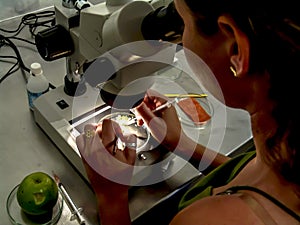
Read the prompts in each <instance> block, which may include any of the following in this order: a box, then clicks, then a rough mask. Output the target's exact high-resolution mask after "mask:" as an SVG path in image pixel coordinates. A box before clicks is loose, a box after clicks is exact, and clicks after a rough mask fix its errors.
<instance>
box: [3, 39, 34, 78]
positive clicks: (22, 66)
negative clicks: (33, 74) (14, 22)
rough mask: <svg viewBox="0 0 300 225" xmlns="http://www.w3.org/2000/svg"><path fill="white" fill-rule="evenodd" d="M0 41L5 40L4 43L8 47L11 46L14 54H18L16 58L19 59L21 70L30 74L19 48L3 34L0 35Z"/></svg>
mask: <svg viewBox="0 0 300 225" xmlns="http://www.w3.org/2000/svg"><path fill="white" fill-rule="evenodd" d="M0 40H4V41H6V42H7V45H8V46H10V47H11V48H12V49H13V50H14V52H15V54H16V56H17V58H18V62H19V64H20V68H21V69H23V70H25V71H27V72H28V73H29V72H30V69H29V68H27V67H26V66H25V64H24V62H23V59H22V57H21V55H20V52H19V50H18V48H17V47H16V45H15V44H14V43H13V42H12V41H11V40H10V39H9V38H7V37H5V36H3V35H1V34H0Z"/></svg>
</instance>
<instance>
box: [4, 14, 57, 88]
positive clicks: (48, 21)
mask: <svg viewBox="0 0 300 225" xmlns="http://www.w3.org/2000/svg"><path fill="white" fill-rule="evenodd" d="M54 24H55V12H54V11H51V10H50V11H49V10H48V11H42V12H38V13H29V14H26V15H24V16H23V17H22V19H21V22H20V23H19V25H18V27H17V28H16V29H14V30H7V29H3V28H0V31H2V32H5V33H10V34H13V35H11V36H4V35H2V34H0V48H1V47H3V46H8V47H10V48H12V50H13V51H14V53H15V54H16V56H0V59H1V58H2V59H5V58H10V59H16V60H17V61H16V62H15V63H14V65H13V66H12V67H11V68H10V69H9V70H8V71H7V72H6V74H5V75H4V76H3V77H1V78H0V84H1V83H2V82H3V81H4V80H5V79H6V78H7V77H9V76H10V75H11V74H13V73H14V72H16V71H17V70H18V69H22V70H24V71H26V72H28V73H30V69H29V68H28V67H26V65H25V64H24V62H23V59H22V57H21V54H20V52H19V50H18V48H17V47H16V45H15V44H14V43H13V42H12V41H11V40H12V39H15V40H19V41H23V42H26V43H29V44H32V45H36V44H35V42H31V41H29V40H26V39H23V38H20V37H17V35H19V34H20V32H21V31H22V30H23V29H24V28H25V27H26V26H28V27H29V31H30V33H31V35H32V37H35V35H36V34H35V32H36V30H37V28H38V27H50V26H53V25H54ZM2 61H3V60H2ZM26 82H27V80H26ZM49 87H50V88H51V89H55V86H54V85H53V84H51V83H50V84H49Z"/></svg>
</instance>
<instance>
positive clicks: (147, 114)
mask: <svg viewBox="0 0 300 225" xmlns="http://www.w3.org/2000/svg"><path fill="white" fill-rule="evenodd" d="M167 100H168V98H166V97H165V96H163V95H162V94H160V93H158V92H156V91H154V90H148V91H147V93H146V95H145V97H144V100H143V102H142V103H141V104H140V105H139V106H137V107H136V108H135V110H134V111H135V114H136V115H137V118H139V119H138V123H139V125H141V124H143V123H146V125H147V126H148V128H149V130H150V131H151V134H152V136H153V137H154V138H155V139H156V140H157V141H158V142H159V143H161V144H162V145H163V146H164V147H166V148H167V149H168V150H170V151H173V150H175V149H176V147H177V145H178V143H179V141H180V139H181V138H183V137H185V134H184V132H183V131H182V128H181V124H180V122H179V119H178V115H177V113H176V110H175V108H174V106H171V107H169V108H167V109H163V110H160V111H158V112H155V114H154V113H153V112H152V110H154V109H156V108H157V107H158V106H160V105H162V104H164V103H165V102H166V101H167Z"/></svg>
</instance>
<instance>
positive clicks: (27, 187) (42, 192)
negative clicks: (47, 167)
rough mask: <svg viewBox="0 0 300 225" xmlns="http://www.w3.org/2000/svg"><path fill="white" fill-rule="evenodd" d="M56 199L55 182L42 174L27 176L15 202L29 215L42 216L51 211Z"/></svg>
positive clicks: (21, 184) (22, 182)
mask: <svg viewBox="0 0 300 225" xmlns="http://www.w3.org/2000/svg"><path fill="white" fill-rule="evenodd" d="M57 199H58V187H57V184H56V182H55V180H54V179H53V178H52V177H51V176H49V175H48V174H47V173H44V172H33V173H31V174H29V175H27V176H26V177H25V178H24V179H23V180H22V181H21V183H20V185H19V187H18V190H17V201H18V203H19V205H20V207H21V208H22V210H23V211H24V212H25V213H27V214H29V215H42V214H45V213H48V212H49V211H51V210H52V209H53V207H54V206H55V204H56V202H57Z"/></svg>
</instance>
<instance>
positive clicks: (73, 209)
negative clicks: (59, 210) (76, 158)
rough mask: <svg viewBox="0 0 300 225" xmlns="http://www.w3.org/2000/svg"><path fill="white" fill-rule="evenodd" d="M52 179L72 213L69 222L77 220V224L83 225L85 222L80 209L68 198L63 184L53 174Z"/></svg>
mask: <svg viewBox="0 0 300 225" xmlns="http://www.w3.org/2000/svg"><path fill="white" fill-rule="evenodd" d="M53 176H54V179H55V181H56V183H57V186H58V188H59V189H60V191H61V193H62V196H63V198H64V199H65V201H66V203H67V205H68V206H69V209H70V211H71V213H72V216H71V220H74V219H75V218H77V220H78V223H79V224H80V225H85V220H84V218H83V216H82V215H81V212H82V208H77V207H76V205H75V203H74V202H73V200H72V199H71V197H70V196H69V194H68V192H67V191H66V189H65V187H64V186H63V184H62V183H61V182H60V179H59V177H58V176H57V175H56V174H55V173H53Z"/></svg>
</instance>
